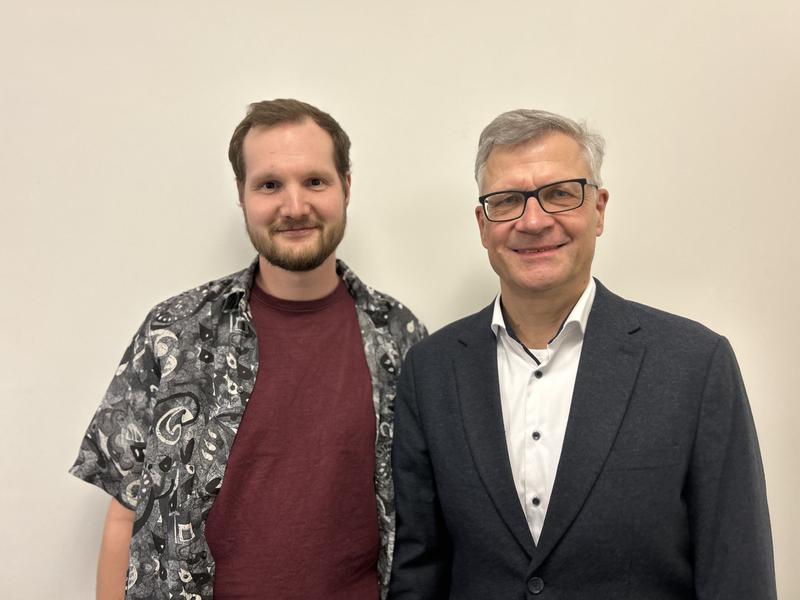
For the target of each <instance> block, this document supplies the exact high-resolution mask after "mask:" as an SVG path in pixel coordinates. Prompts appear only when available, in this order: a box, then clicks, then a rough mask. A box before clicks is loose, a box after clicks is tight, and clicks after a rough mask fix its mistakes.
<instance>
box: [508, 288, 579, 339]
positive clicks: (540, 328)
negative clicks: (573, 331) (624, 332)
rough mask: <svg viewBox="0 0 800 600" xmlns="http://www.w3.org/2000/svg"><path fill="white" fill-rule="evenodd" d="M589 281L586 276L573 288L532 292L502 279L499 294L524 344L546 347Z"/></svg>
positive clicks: (515, 331) (512, 324)
mask: <svg viewBox="0 0 800 600" xmlns="http://www.w3.org/2000/svg"><path fill="white" fill-rule="evenodd" d="M588 284H589V280H588V278H587V279H586V280H585V281H583V282H582V284H581V285H580V286H575V287H574V288H570V289H566V290H564V289H555V290H546V291H544V292H537V293H535V294H532V293H531V292H521V291H520V290H516V289H514V288H512V287H509V286H506V285H505V284H504V283H503V282H502V281H501V282H500V297H501V299H502V301H503V310H504V313H505V317H506V318H507V319H508V320H509V321H511V326H512V327H513V328H514V333H515V334H516V335H517V337H518V338H519V340H520V341H521V342H522V343H523V344H525V346H527V347H528V348H537V349H543V348H546V347H547V344H549V343H550V340H552V339H553V338H554V337H555V336H556V334H557V333H558V329H559V327H561V324H562V323H563V322H564V320H565V319H566V318H567V316H568V315H569V313H570V311H571V310H572V309H573V308H574V307H575V305H576V304H577V303H578V300H579V299H580V297H581V294H583V292H584V290H585V289H586V286H587V285H588Z"/></svg>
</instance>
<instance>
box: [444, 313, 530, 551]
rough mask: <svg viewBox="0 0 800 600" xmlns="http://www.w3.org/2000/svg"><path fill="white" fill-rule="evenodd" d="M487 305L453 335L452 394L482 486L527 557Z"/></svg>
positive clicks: (527, 544)
mask: <svg viewBox="0 0 800 600" xmlns="http://www.w3.org/2000/svg"><path fill="white" fill-rule="evenodd" d="M492 309H493V305H492V304H490V305H489V306H488V307H487V308H485V309H484V310H482V311H481V312H479V313H478V314H477V315H475V317H474V318H473V319H471V320H470V321H469V322H468V323H467V324H465V325H466V326H465V327H464V330H463V334H462V335H461V336H459V340H458V341H459V344H460V348H458V352H457V353H456V354H455V355H454V356H455V360H454V361H453V363H454V368H455V372H456V385H457V386H458V398H459V402H460V405H461V416H462V420H463V423H464V431H465V433H466V438H467V442H468V444H469V448H470V452H471V454H472V460H473V462H474V463H475V465H476V467H477V470H478V473H479V475H480V478H481V480H482V482H483V485H484V486H485V487H486V490H487V492H488V493H489V496H490V497H491V499H492V501H493V502H494V504H495V506H496V508H497V512H498V513H500V517H501V518H502V519H503V521H504V522H505V524H506V526H507V527H508V528H509V529H510V530H511V533H512V534H513V535H514V537H515V538H516V539H517V541H518V542H519V544H520V545H521V546H522V548H523V549H524V550H525V552H526V553H527V554H528V556H531V555H532V552H533V538H532V537H531V534H530V530H529V529H528V523H527V521H526V519H525V514H524V513H523V511H522V507H521V506H520V504H519V499H518V498H517V492H516V487H515V485H514V476H513V474H512V473H511V463H510V462H509V458H508V450H507V446H506V437H505V431H504V429H503V411H502V407H501V403H500V388H499V384H498V377H497V342H496V339H495V337H494V334H493V333H492V330H491V321H492Z"/></svg>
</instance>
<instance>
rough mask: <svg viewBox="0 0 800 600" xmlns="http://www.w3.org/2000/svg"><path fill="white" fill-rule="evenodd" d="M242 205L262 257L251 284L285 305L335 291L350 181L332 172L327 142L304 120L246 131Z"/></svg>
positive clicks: (323, 133)
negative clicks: (279, 299)
mask: <svg viewBox="0 0 800 600" xmlns="http://www.w3.org/2000/svg"><path fill="white" fill-rule="evenodd" d="M243 156H244V162H245V181H244V184H243V185H242V187H241V190H240V204H241V207H242V212H243V214H244V218H245V224H246V226H247V232H248V235H249V236H250V240H251V241H252V243H253V246H255V248H256V250H258V253H259V273H258V276H257V278H256V283H257V284H258V285H259V286H260V287H261V288H262V289H264V290H265V291H266V292H267V293H269V294H271V295H273V296H277V297H279V298H284V299H289V300H312V299H315V298H321V297H323V296H325V295H327V294H328V293H330V292H332V291H333V289H334V288H335V287H336V285H337V284H338V278H337V276H336V256H335V250H336V247H337V246H338V245H339V242H340V241H341V240H342V237H343V236H344V230H345V224H346V220H347V212H346V211H347V204H348V201H349V190H350V176H349V175H348V176H347V178H346V180H345V181H344V182H343V181H342V180H341V178H340V177H339V175H338V173H337V172H336V166H335V163H334V159H333V141H332V140H331V137H330V135H328V133H327V132H326V131H325V130H323V129H322V128H321V127H319V126H318V125H317V124H316V123H314V122H313V121H312V120H311V119H306V120H305V121H303V122H301V123H284V124H280V125H276V126H274V127H269V128H264V127H257V128H253V129H251V130H250V131H249V132H248V133H247V135H246V136H245V138H244V144H243Z"/></svg>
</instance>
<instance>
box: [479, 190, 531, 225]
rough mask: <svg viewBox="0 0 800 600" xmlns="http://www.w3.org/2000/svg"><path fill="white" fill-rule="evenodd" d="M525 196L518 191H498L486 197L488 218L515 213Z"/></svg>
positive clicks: (502, 216) (503, 216) (523, 201)
mask: <svg viewBox="0 0 800 600" xmlns="http://www.w3.org/2000/svg"><path fill="white" fill-rule="evenodd" d="M524 203H525V198H524V197H523V195H522V194H520V193H519V192H498V193H496V194H492V195H491V196H489V197H488V198H486V210H487V211H488V213H489V218H490V219H493V218H505V217H508V216H509V215H511V214H515V213H516V212H517V211H518V210H519V209H520V206H521V205H522V204H524Z"/></svg>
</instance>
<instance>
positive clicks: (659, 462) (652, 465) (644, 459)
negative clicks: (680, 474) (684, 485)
mask: <svg viewBox="0 0 800 600" xmlns="http://www.w3.org/2000/svg"><path fill="white" fill-rule="evenodd" d="M680 460H681V456H680V447H679V446H665V447H662V448H619V449H612V450H611V452H610V453H609V454H608V459H606V465H605V467H604V470H605V471H629V470H632V469H659V468H662V467H670V466H673V465H677V464H679V463H680Z"/></svg>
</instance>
